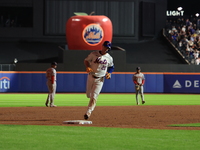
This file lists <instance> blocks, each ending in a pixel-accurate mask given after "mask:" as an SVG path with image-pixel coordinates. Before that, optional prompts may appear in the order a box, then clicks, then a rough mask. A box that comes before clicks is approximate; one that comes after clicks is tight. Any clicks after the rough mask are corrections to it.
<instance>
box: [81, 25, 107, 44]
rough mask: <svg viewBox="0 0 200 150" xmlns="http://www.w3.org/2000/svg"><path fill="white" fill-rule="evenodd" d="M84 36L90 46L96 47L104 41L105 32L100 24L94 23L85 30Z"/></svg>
mask: <svg viewBox="0 0 200 150" xmlns="http://www.w3.org/2000/svg"><path fill="white" fill-rule="evenodd" d="M82 36H83V40H84V41H85V42H86V43H87V44H88V45H91V46H96V45H98V44H99V43H100V42H101V41H102V39H103V36H104V32H103V29H102V28H101V26H100V25H99V24H95V23H92V24H89V25H87V26H86V27H85V28H84V29H83V32H82Z"/></svg>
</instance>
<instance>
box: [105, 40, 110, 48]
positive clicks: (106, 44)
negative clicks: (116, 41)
mask: <svg viewBox="0 0 200 150" xmlns="http://www.w3.org/2000/svg"><path fill="white" fill-rule="evenodd" d="M103 46H105V47H107V48H109V49H111V42H109V41H105V42H104V43H103Z"/></svg>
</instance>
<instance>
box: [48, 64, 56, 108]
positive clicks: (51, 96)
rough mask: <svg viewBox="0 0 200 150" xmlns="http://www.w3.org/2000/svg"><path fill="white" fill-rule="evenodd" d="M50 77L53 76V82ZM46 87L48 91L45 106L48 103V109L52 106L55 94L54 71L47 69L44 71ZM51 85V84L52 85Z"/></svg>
mask: <svg viewBox="0 0 200 150" xmlns="http://www.w3.org/2000/svg"><path fill="white" fill-rule="evenodd" d="M52 76H54V78H53V79H54V81H53V82H52ZM46 79H47V87H48V90H49V93H48V96H47V100H46V105H48V103H49V102H50V107H52V106H54V97H55V93H56V69H54V68H52V67H51V68H49V69H47V70H46ZM52 83H53V84H52Z"/></svg>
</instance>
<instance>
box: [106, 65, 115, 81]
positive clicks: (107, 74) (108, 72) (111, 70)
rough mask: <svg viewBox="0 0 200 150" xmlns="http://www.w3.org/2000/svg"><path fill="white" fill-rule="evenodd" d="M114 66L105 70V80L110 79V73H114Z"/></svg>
mask: <svg viewBox="0 0 200 150" xmlns="http://www.w3.org/2000/svg"><path fill="white" fill-rule="evenodd" d="M114 68H115V67H114V65H113V66H111V67H108V69H107V73H106V79H110V78H111V73H112V72H113V71H114Z"/></svg>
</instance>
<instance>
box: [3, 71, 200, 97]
mask: <svg viewBox="0 0 200 150" xmlns="http://www.w3.org/2000/svg"><path fill="white" fill-rule="evenodd" d="M133 74H134V72H128V73H125V72H118V73H117V72H115V73H113V74H112V78H111V79H110V80H106V79H105V82H104V86H103V89H102V92H104V93H132V92H135V89H134V84H133V82H132V76H133ZM144 75H145V78H146V82H145V85H144V91H145V93H200V88H199V75H200V73H144ZM86 80H87V74H86V73H84V72H58V73H57V93H59V92H60V93H61V92H62V93H63V92H64V93H65V92H66V93H67V92H77V93H79V92H80V93H84V92H85V87H86ZM0 92H19V93H20V92H27V93H34V92H38V93H40V92H48V91H47V86H46V79H45V72H0Z"/></svg>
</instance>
